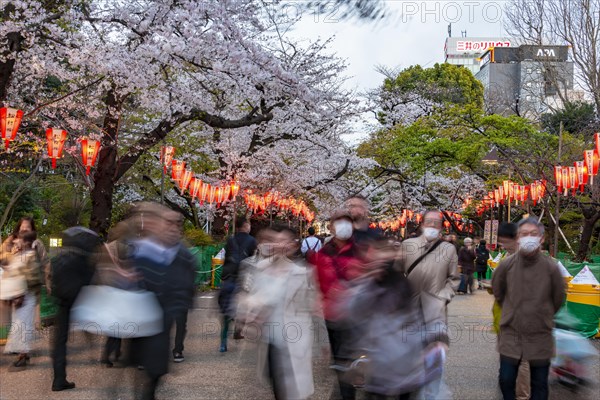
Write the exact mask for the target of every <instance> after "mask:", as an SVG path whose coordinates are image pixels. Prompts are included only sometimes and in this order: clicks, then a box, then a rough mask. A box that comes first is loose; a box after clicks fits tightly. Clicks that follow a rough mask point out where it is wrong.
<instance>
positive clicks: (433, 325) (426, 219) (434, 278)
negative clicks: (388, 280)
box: [394, 210, 460, 398]
mask: <svg viewBox="0 0 600 400" xmlns="http://www.w3.org/2000/svg"><path fill="white" fill-rule="evenodd" d="M442 223H443V216H442V213H441V212H440V211H438V210H432V211H427V212H425V213H424V214H423V223H422V225H421V230H422V234H421V236H419V237H416V238H412V239H407V240H405V241H404V242H402V246H401V248H400V252H399V256H398V259H397V261H396V263H395V264H394V268H395V269H397V270H399V271H404V273H405V274H408V280H409V281H410V283H411V285H412V288H413V290H414V295H413V300H414V301H415V302H416V304H417V305H418V306H420V308H421V310H422V311H423V317H424V319H425V327H424V329H425V331H424V332H423V337H424V338H425V340H426V342H427V344H428V345H429V346H430V348H434V347H442V348H444V349H445V348H447V346H448V345H449V343H450V341H449V338H448V332H447V318H446V315H447V311H446V310H447V305H448V303H450V301H451V300H452V298H453V297H454V292H455V290H456V289H458V285H459V283H460V274H459V273H458V267H457V264H458V256H457V254H456V248H455V247H454V245H453V244H452V243H449V242H445V241H442V240H441V239H440V233H441V230H442ZM438 389H439V382H433V383H431V384H430V385H427V386H426V387H425V388H424V389H423V391H424V396H425V398H438V396H439V394H438V393H437V390H438Z"/></svg>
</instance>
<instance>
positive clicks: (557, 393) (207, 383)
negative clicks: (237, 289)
mask: <svg viewBox="0 0 600 400" xmlns="http://www.w3.org/2000/svg"><path fill="white" fill-rule="evenodd" d="M491 305H492V296H490V295H488V294H487V292H484V291H479V292H477V293H476V294H475V295H473V296H457V297H455V299H454V301H453V302H452V303H451V306H450V310H449V323H450V329H451V333H452V344H451V347H450V353H449V355H448V368H447V377H446V382H447V384H448V386H449V388H450V390H451V391H452V393H453V398H454V399H457V400H479V399H500V398H501V396H500V393H499V390H498V385H497V383H496V382H497V372H498V360H497V353H496V351H495V341H496V338H495V335H494V334H493V333H491V332H490V331H489V327H490V325H491V323H492V319H491V312H490V309H491ZM188 328H189V334H188V337H187V339H186V349H185V357H186V359H185V362H183V363H180V364H172V369H171V373H169V375H167V376H166V377H165V379H164V381H163V384H162V386H161V388H160V390H159V392H158V394H157V397H158V398H159V399H161V400H162V399H186V400H187V399H190V400H191V399H218V400H221V399H223V400H225V399H271V398H272V396H271V394H270V391H269V390H268V388H265V387H264V386H261V385H260V384H259V383H258V382H257V380H256V373H255V366H256V364H255V355H256V351H255V347H254V345H253V344H252V343H250V342H249V341H247V340H246V341H244V340H242V341H238V342H235V341H233V340H231V341H230V346H229V350H230V351H229V352H227V353H219V352H218V351H217V349H218V344H219V338H218V331H219V323H218V319H217V313H216V307H215V301H214V293H207V294H204V295H202V296H200V297H199V298H198V301H197V308H196V309H195V310H194V311H193V312H192V313H191V314H190V319H189V326H188ZM74 336H75V337H74V339H73V340H72V341H71V343H70V347H69V352H70V355H69V366H68V375H69V379H70V380H72V381H74V382H75V383H76V384H77V388H76V389H74V390H70V391H65V392H58V393H54V392H51V391H50V385H51V379H52V373H51V360H50V357H49V352H48V344H49V329H48V330H44V331H42V332H40V335H39V338H38V340H37V342H36V346H35V347H36V349H37V351H36V353H35V354H34V355H33V356H32V358H31V361H32V364H31V365H30V366H29V367H28V368H27V370H25V371H21V372H7V369H8V366H9V365H10V363H11V362H12V361H13V356H8V355H2V356H0V399H1V400H10V399H15V400H37V399H43V400H52V399H60V400H62V399H65V400H69V399H74V400H85V399H102V400H105V399H124V400H125V399H134V398H135V396H134V391H133V388H134V385H135V382H136V374H138V371H137V370H136V369H133V368H118V367H115V368H112V369H106V368H102V367H100V365H99V362H98V360H99V357H100V348H101V344H102V341H101V340H100V339H99V338H97V337H95V336H86V335H84V334H81V333H78V334H76V335H74ZM320 337H321V338H322V339H321V340H320V343H319V344H317V345H315V351H314V354H315V359H314V373H315V387H316V392H315V395H314V396H313V397H312V399H323V400H327V399H329V397H330V396H331V388H332V386H333V379H334V377H333V375H332V373H331V371H330V370H329V369H328V367H327V366H328V353H327V349H328V347H327V346H328V345H327V342H326V336H325V335H323V332H321V333H320ZM595 346H596V347H597V348H600V343H599V342H598V341H596V342H595ZM594 373H595V375H596V376H597V377H598V381H599V382H600V366H599V363H598V362H597V363H596V365H595V371H594ZM598 398H600V388H599V387H598V386H596V387H594V388H591V389H585V390H583V391H581V392H580V393H577V394H575V393H573V392H571V391H569V390H567V389H566V388H564V387H562V386H560V385H553V386H552V387H551V399H553V400H563V399H569V400H577V399H582V400H583V399H598Z"/></svg>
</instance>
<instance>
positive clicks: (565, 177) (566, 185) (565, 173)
mask: <svg viewBox="0 0 600 400" xmlns="http://www.w3.org/2000/svg"><path fill="white" fill-rule="evenodd" d="M561 182H562V187H563V193H564V195H565V196H566V195H567V191H568V190H569V189H571V179H570V177H569V167H562V178H561Z"/></svg>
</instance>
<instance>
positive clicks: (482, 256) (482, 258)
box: [475, 240, 490, 290]
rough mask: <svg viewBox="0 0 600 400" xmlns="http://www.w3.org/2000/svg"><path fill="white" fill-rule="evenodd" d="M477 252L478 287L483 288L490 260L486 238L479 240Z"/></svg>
mask: <svg viewBox="0 0 600 400" xmlns="http://www.w3.org/2000/svg"><path fill="white" fill-rule="evenodd" d="M475 254H476V255H477V258H476V259H475V271H476V272H477V284H478V289H479V290H483V289H484V287H483V285H482V283H483V281H484V280H485V276H486V274H487V270H488V264H487V262H488V259H489V258H490V252H489V250H488V249H487V248H486V242H485V240H482V241H480V242H479V246H477V249H476V251H475Z"/></svg>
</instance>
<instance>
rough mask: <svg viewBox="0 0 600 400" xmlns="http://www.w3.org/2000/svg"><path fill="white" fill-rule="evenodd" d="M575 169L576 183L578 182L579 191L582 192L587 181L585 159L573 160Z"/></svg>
mask: <svg viewBox="0 0 600 400" xmlns="http://www.w3.org/2000/svg"><path fill="white" fill-rule="evenodd" d="M573 164H574V165H575V170H576V171H577V183H578V184H579V191H580V192H581V193H583V191H584V189H585V185H587V183H588V173H587V166H586V165H585V161H575V162H574V163H573Z"/></svg>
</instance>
